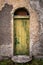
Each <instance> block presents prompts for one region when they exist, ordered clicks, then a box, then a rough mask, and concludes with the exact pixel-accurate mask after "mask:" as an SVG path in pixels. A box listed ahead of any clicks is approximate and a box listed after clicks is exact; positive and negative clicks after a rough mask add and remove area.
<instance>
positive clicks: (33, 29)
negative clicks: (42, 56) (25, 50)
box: [0, 0, 43, 56]
mask: <svg viewBox="0 0 43 65" xmlns="http://www.w3.org/2000/svg"><path fill="white" fill-rule="evenodd" d="M0 1H3V0H0ZM0 3H2V2H0ZM24 4H25V5H24ZM0 6H1V7H0V56H13V13H14V12H15V10H16V9H18V8H21V7H25V8H26V9H27V10H28V12H29V13H30V52H31V54H32V55H34V56H38V54H39V51H40V50H39V49H43V48H42V47H41V48H40V45H41V44H42V42H43V39H42V37H43V34H42V33H43V30H42V29H43V26H42V23H43V22H42V19H43V18H42V16H43V12H42V10H43V7H42V4H41V2H40V1H39V0H30V1H29V0H5V1H4V2H3V4H0ZM39 40H40V41H39ZM40 53H41V51H40Z"/></svg>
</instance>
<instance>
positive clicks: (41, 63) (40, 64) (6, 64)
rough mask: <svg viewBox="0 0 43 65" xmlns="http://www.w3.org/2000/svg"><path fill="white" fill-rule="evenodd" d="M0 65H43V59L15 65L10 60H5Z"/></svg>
mask: <svg viewBox="0 0 43 65" xmlns="http://www.w3.org/2000/svg"><path fill="white" fill-rule="evenodd" d="M0 65H43V60H41V59H33V60H32V61H30V62H28V63H22V64H19V63H15V64H13V62H12V61H11V60H10V59H9V60H3V61H0Z"/></svg>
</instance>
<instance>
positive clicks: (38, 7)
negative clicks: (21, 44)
mask: <svg viewBox="0 0 43 65" xmlns="http://www.w3.org/2000/svg"><path fill="white" fill-rule="evenodd" d="M30 4H31V7H32V8H34V10H35V11H36V12H37V15H38V22H39V41H38V42H37V43H38V44H39V45H38V52H37V50H36V52H37V55H36V56H37V57H38V58H43V0H30ZM37 43H36V44H37ZM36 44H35V46H34V45H33V46H34V47H33V49H36V48H37V45H36ZM35 47H36V48H35ZM34 52H35V50H34V51H33V55H34Z"/></svg>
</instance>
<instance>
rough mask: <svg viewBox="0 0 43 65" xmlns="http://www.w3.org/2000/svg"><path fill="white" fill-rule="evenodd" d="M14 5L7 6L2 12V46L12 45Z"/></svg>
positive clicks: (0, 25) (0, 35)
mask: <svg viewBox="0 0 43 65" xmlns="http://www.w3.org/2000/svg"><path fill="white" fill-rule="evenodd" d="M12 9H13V6H12V5H9V4H7V3H6V4H5V5H4V7H3V8H2V10H1V11H0V45H2V44H10V43H11V37H10V36H11V19H12V18H11V11H12Z"/></svg>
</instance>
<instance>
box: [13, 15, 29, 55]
mask: <svg viewBox="0 0 43 65" xmlns="http://www.w3.org/2000/svg"><path fill="white" fill-rule="evenodd" d="M13 24H14V27H13V29H14V31H13V33H14V37H13V38H14V55H29V52H30V51H29V49H30V48H29V44H30V31H29V29H30V20H29V16H14V23H13Z"/></svg>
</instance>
